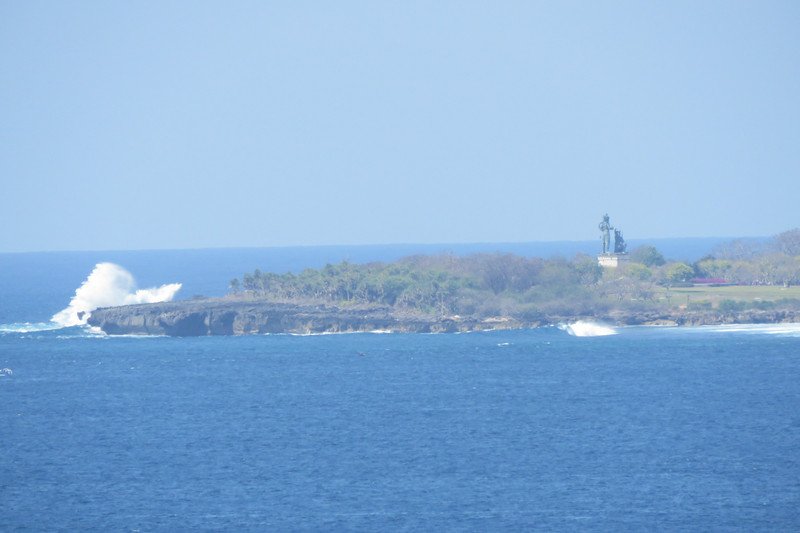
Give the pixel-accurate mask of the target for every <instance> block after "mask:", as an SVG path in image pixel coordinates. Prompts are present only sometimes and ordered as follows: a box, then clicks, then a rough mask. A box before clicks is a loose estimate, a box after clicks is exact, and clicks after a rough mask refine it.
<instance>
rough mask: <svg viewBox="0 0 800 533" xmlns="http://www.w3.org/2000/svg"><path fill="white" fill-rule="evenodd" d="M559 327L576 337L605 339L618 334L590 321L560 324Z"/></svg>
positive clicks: (609, 328)
mask: <svg viewBox="0 0 800 533" xmlns="http://www.w3.org/2000/svg"><path fill="white" fill-rule="evenodd" d="M558 327H559V329H561V330H564V331H566V332H567V333H569V334H570V335H572V336H574V337H603V336H606V335H616V334H617V330H615V329H614V328H612V327H610V326H606V325H603V324H598V323H597V322H590V321H588V320H578V321H577V322H573V323H572V324H559V326H558Z"/></svg>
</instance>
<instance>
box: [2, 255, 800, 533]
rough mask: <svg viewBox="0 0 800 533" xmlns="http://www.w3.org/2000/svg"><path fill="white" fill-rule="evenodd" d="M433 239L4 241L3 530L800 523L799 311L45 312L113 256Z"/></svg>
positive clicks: (186, 265)
mask: <svg viewBox="0 0 800 533" xmlns="http://www.w3.org/2000/svg"><path fill="white" fill-rule="evenodd" d="M498 247H499V245H498ZM498 249H499V250H500V251H505V250H502V249H500V248H498ZM418 251H422V252H426V253H430V252H432V250H431V249H423V250H417V249H414V248H413V247H411V246H410V245H409V246H408V247H394V248H393V247H371V248H370V247H357V248H355V249H353V248H346V247H319V248H302V249H301V248H286V249H239V250H235V249H234V250H194V251H191V250H187V251H150V252H60V253H41V254H0V273H1V274H2V277H0V405H2V409H0V428H2V429H0V457H2V461H0V502H2V505H0V531H103V532H105V531H129V532H133V531H215V530H226V531H431V530H444V531H565V532H566V531H570V532H571V531H748V532H750V531H764V532H767V531H769V532H775V531H797V530H798V529H800V454H798V450H800V325H774V326H727V327H698V328H677V327H672V328H667V327H661V328H658V327H629V328H611V327H608V326H604V325H599V324H587V323H582V324H574V325H563V326H562V327H548V328H539V329H531V330H517V331H507V330H506V331H487V332H476V333H467V334H438V335H410V334H383V333H360V334H341V335H316V336H296V335H264V336H247V337H203V338H164V337H108V336H105V335H102V334H98V333H95V332H93V331H91V330H88V329H86V328H84V327H81V326H72V327H60V326H59V325H58V324H52V323H51V322H50V319H51V317H52V316H53V315H55V314H56V313H58V312H59V311H60V310H62V309H64V308H66V307H67V306H68V305H69V304H70V299H71V298H72V297H73V296H74V295H75V291H76V289H77V288H78V287H79V286H80V285H81V283H82V282H84V280H86V279H87V276H88V275H89V273H90V272H91V271H92V269H93V268H94V265H95V264H96V263H99V262H104V261H108V262H113V263H117V264H119V265H121V266H122V267H124V268H126V269H127V270H129V271H130V272H131V273H132V274H133V276H134V277H135V278H136V282H137V285H138V287H139V288H149V287H155V286H158V285H162V284H168V283H182V284H183V286H182V288H181V289H180V291H179V293H178V297H183V298H189V297H192V296H194V295H197V294H203V295H206V296H215V295H219V294H222V293H224V292H225V289H226V286H227V283H228V281H229V280H230V279H231V278H232V277H236V276H241V274H242V273H244V272H246V271H252V270H253V269H254V268H260V269H261V270H264V271H266V270H277V271H286V270H293V271H296V270H299V269H302V268H305V267H318V266H322V265H323V264H324V263H325V262H339V261H341V260H342V259H349V260H351V261H353V262H363V261H369V260H373V259H382V260H389V259H392V258H396V257H400V256H402V255H408V253H416V252H418ZM433 251H437V250H433ZM443 251H448V250H443ZM449 251H452V252H454V253H461V251H460V250H449ZM489 251H493V250H489ZM559 253H561V252H559ZM343 255H344V256H343Z"/></svg>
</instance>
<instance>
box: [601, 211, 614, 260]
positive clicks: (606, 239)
mask: <svg viewBox="0 0 800 533" xmlns="http://www.w3.org/2000/svg"><path fill="white" fill-rule="evenodd" d="M599 227H600V231H601V232H602V240H603V253H604V254H607V253H608V252H609V250H610V246H611V230H612V229H614V228H613V227H611V224H610V223H609V221H608V213H606V214H605V215H603V220H602V222H600V226H599Z"/></svg>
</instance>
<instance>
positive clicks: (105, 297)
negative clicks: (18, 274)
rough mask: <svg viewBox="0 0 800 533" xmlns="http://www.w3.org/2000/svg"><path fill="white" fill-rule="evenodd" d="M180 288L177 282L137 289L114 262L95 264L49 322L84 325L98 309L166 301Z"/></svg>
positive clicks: (129, 274)
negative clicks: (64, 305) (63, 306)
mask: <svg viewBox="0 0 800 533" xmlns="http://www.w3.org/2000/svg"><path fill="white" fill-rule="evenodd" d="M180 288H181V284H180V283H169V284H165V285H161V286H160V287H152V288H149V289H138V290H137V289H136V281H135V280H134V279H133V276H132V275H131V273H130V272H128V271H127V270H125V269H124V268H122V267H121V266H119V265H115V264H114V263H98V264H97V265H96V266H95V267H94V270H92V273H91V274H89V277H88V278H87V279H86V281H84V282H83V283H82V284H81V286H80V287H78V288H77V289H76V290H75V296H73V297H72V300H70V302H69V305H68V306H67V307H66V308H65V309H62V310H61V311H59V312H58V313H56V314H55V315H53V318H51V320H52V321H53V322H55V323H56V324H58V325H60V326H61V327H69V326H79V325H82V324H86V319H87V318H89V314H90V313H91V312H92V311H94V310H95V309H97V308H98V307H111V306H116V305H130V304H140V303H156V302H168V301H170V300H172V298H174V297H175V293H177V292H178V290H179V289H180Z"/></svg>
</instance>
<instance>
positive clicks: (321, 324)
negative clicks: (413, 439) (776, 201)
mask: <svg viewBox="0 0 800 533" xmlns="http://www.w3.org/2000/svg"><path fill="white" fill-rule="evenodd" d="M576 320H598V321H601V322H606V323H608V324H615V325H678V326H698V325H705V324H765V323H781V322H800V313H798V312H797V311H786V310H769V311H757V310H748V311H741V312H738V313H733V314H730V313H729V314H722V313H718V312H715V311H699V312H697V311H695V312H687V311H684V310H680V309H674V310H669V311H663V310H662V311H657V310H648V311H631V310H612V311H610V312H608V313H605V314H603V315H601V316H594V315H593V316H585V315H581V316H578V315H576V316H544V315H542V316H538V317H536V318H535V319H533V318H529V319H526V320H523V319H517V318H513V317H490V318H485V317H461V316H450V317H442V316H437V315H429V316H426V315H419V314H403V313H402V312H400V311H398V310H396V309H392V308H390V307H381V306H370V307H335V306H326V305H307V306H303V305H294V304H282V303H274V302H264V301H257V300H242V299H229V298H211V299H204V300H182V301H177V302H168V303H157V304H140V305H127V306H123V307H108V308H101V309H96V310H95V311H92V314H91V316H90V317H89V319H88V323H89V325H92V326H96V327H99V328H100V329H102V330H103V331H104V332H105V333H108V334H109V335H169V336H175V337H197V336H204V335H247V334H264V333H340V332H351V331H393V332H408V333H446V332H459V331H476V330H487V329H513V328H526V327H536V326H542V325H548V324H558V323H562V322H563V323H568V322H574V321H576Z"/></svg>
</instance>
